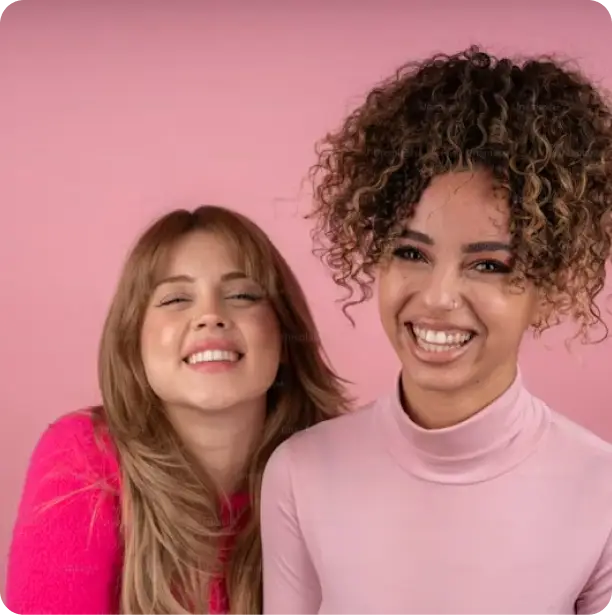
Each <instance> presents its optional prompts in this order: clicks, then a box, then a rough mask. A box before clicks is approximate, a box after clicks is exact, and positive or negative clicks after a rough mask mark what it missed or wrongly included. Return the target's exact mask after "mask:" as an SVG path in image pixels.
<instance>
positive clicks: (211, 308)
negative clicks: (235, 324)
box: [194, 298, 229, 329]
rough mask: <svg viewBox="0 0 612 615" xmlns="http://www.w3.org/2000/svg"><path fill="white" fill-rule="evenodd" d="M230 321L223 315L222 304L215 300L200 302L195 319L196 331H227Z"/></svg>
mask: <svg viewBox="0 0 612 615" xmlns="http://www.w3.org/2000/svg"><path fill="white" fill-rule="evenodd" d="M228 326H229V319H228V317H227V316H226V315H225V314H224V313H223V309H222V304H221V303H220V302H219V301H216V300H214V299H213V298H210V299H206V300H204V301H201V302H200V305H199V309H198V311H197V312H196V315H195V317H194V328H195V329H203V328H208V329H227V327H228Z"/></svg>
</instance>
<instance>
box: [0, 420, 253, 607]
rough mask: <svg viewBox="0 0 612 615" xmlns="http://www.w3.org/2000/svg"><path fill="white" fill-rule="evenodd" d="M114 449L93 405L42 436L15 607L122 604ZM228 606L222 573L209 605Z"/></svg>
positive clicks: (13, 572) (21, 537)
mask: <svg viewBox="0 0 612 615" xmlns="http://www.w3.org/2000/svg"><path fill="white" fill-rule="evenodd" d="M100 445H102V446H100ZM113 451H114V449H113V447H112V445H111V443H110V440H109V439H108V438H105V437H103V438H102V440H101V441H100V442H99V441H98V440H96V438H95V434H94V428H93V422H92V420H91V417H90V415H89V414H88V413H75V414H70V415H67V416H65V417H63V418H61V419H60V420H58V421H57V422H55V423H54V424H52V425H51V426H50V427H49V428H48V429H47V431H46V432H45V433H44V434H43V436H42V438H41V439H40V441H39V442H38V445H37V446H36V449H35V451H34V453H33V455H32V458H31V461H30V467H29V469H28V473H27V477H26V484H25V488H24V492H23V496H22V500H21V503H20V506H19V512H18V516H17V522H16V524H15V529H14V532H13V540H12V544H11V548H10V553H9V561H8V574H7V583H6V592H5V596H4V603H5V605H6V606H7V607H8V608H9V609H10V610H12V611H13V612H15V613H23V614H25V613H39V614H43V613H58V614H62V613H63V614H92V615H93V614H98V613H100V614H104V613H108V614H111V613H117V612H118V610H119V593H120V582H121V569H122V561H123V552H122V547H121V537H120V534H119V523H120V501H119V495H118V490H119V484H120V483H119V479H120V477H119V465H118V462H117V457H116V455H115V453H114V452H113ZM104 485H106V486H104ZM247 501H248V499H247V497H246V495H244V494H238V495H236V496H234V498H233V499H232V502H231V508H232V510H230V509H227V510H224V511H223V517H224V519H225V520H226V521H229V518H230V516H231V515H232V513H234V514H238V513H239V512H240V511H241V510H244V508H245V507H246V506H247ZM47 505H49V506H47ZM232 516H233V515H232ZM226 610H227V595H226V592H225V586H224V583H223V580H222V579H219V580H218V581H217V582H216V583H215V584H214V585H213V586H212V588H211V595H210V610H209V613H225V612H226Z"/></svg>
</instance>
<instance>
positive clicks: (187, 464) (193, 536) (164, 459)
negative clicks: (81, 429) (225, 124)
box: [96, 206, 350, 614]
mask: <svg viewBox="0 0 612 615" xmlns="http://www.w3.org/2000/svg"><path fill="white" fill-rule="evenodd" d="M197 230H205V231H209V232H212V233H215V234H217V236H219V237H221V238H222V239H223V240H225V241H226V242H227V244H228V246H229V247H230V248H232V249H233V250H234V251H235V254H236V255H237V257H238V258H239V260H240V261H241V264H242V265H243V266H244V271H245V273H246V274H247V275H249V276H251V277H253V278H254V279H255V280H256V281H257V282H259V283H260V284H261V286H262V287H263V288H264V290H265V292H266V293H267V296H268V297H269V299H270V301H271V304H272V305H273V307H274V310H275V312H276V315H277V317H278V320H279V323H280V327H281V332H282V338H283V343H284V349H283V355H284V357H285V360H284V361H283V364H282V369H281V370H279V373H278V376H277V381H276V383H275V385H274V386H273V387H272V389H271V390H270V391H269V393H268V405H267V416H266V420H265V424H264V428H263V433H262V434H261V438H260V440H259V442H258V443H257V446H256V447H255V450H254V452H253V453H252V456H251V458H250V461H249V463H248V467H246V468H245V471H244V477H243V482H242V488H243V489H244V490H245V491H247V492H248V494H249V501H250V506H249V507H248V509H247V512H246V514H247V515H248V516H247V517H246V518H244V519H243V520H242V521H243V522H242V523H240V524H239V525H238V524H236V525H235V526H234V529H235V530H236V532H237V535H236V537H235V542H234V547H233V549H232V552H231V554H230V555H229V558H228V559H227V562H226V563H225V564H224V565H222V567H221V568H220V567H219V566H220V564H219V561H220V559H219V551H220V548H221V539H222V538H223V530H222V529H221V528H222V523H221V519H220V516H219V515H220V513H219V509H220V504H221V499H222V497H223V496H222V494H220V493H219V492H218V490H217V489H216V488H215V486H214V484H213V482H212V480H211V478H210V476H209V475H208V474H207V472H206V468H202V467H199V465H198V464H197V463H196V462H195V460H194V459H193V458H192V457H191V456H190V455H189V452H188V451H187V450H186V449H185V447H184V446H183V443H182V442H181V440H180V438H179V437H178V436H177V434H176V432H175V431H174V429H173V428H172V426H171V424H170V421H169V420H168V418H167V417H166V415H165V413H164V408H163V405H162V403H161V401H160V400H159V399H158V398H157V397H156V396H155V394H154V393H153V391H152V389H151V387H150V386H149V384H148V382H147V379H146V377H145V372H144V368H143V364H142V360H141V348H140V335H141V328H142V323H143V319H144V314H145V310H146V307H147V304H148V302H149V301H150V297H151V293H152V290H153V287H154V284H155V280H156V276H157V275H158V272H159V271H160V267H162V266H163V263H164V261H165V259H166V258H167V255H168V253H169V251H170V250H172V248H173V247H174V246H175V245H176V243H177V242H178V241H179V240H180V239H181V238H183V237H185V236H186V235H187V234H189V233H192V232H194V231H197ZM99 380H100V388H101V393H102V402H103V403H102V406H101V407H100V408H99V409H97V410H96V417H97V426H98V429H102V430H104V431H105V432H107V433H108V435H109V436H110V440H111V441H112V443H113V445H114V447H115V448H116V451H117V454H118V458H119V465H120V468H121V486H120V490H121V493H120V497H121V502H122V504H121V533H122V540H123V546H124V566H123V572H122V579H121V589H120V609H121V612H123V613H138V614H145V613H159V614H162V613H164V614H166V613H205V612H206V611H207V609H208V598H209V594H208V593H209V585H210V580H211V579H212V577H213V576H214V575H217V574H222V575H223V576H224V577H225V579H226V583H227V589H228V593H229V610H230V612H231V613H261V609H262V597H261V582H262V581H261V543H260V537H259V497H260V485H261V477H262V472H263V468H264V466H265V464H266V462H267V460H268V458H269V457H270V455H271V453H272V452H273V451H274V449H275V448H276V447H277V446H278V445H279V444H280V443H281V442H283V441H284V440H285V439H286V438H287V437H289V436H290V435H291V434H292V433H295V432H296V431H299V430H302V429H305V428H307V427H309V426H311V425H314V424H316V423H318V422H319V421H322V420H324V419H327V418H330V417H332V416H334V415H336V414H339V413H342V412H344V411H345V410H347V409H348V406H349V403H350V402H349V399H348V397H347V396H346V394H345V389H344V381H343V380H341V379H340V378H339V377H338V376H337V375H336V374H335V373H334V372H333V370H332V369H331V368H330V366H329V364H328V362H327V360H326V357H325V355H324V352H323V349H322V347H321V344H320V341H319V338H318V334H317V329H316V326H315V323H314V320H313V317H312V315H311V312H310V310H309V307H308V303H307V301H306V298H305V296H304V293H303V292H302V289H301V287H300V285H299V283H298V281H297V279H296V277H295V275H294V274H293V272H292V271H291V269H290V267H289V265H288V264H287V262H286V261H285V260H284V258H283V257H282V256H281V255H280V253H279V252H278V250H277V249H276V248H275V247H274V245H273V244H272V242H271V241H270V239H269V238H268V237H267V235H266V234H265V233H264V232H263V231H262V230H261V229H260V228H259V227H258V226H257V225H256V224H255V223H253V222H252V221H250V220H249V219H248V218H246V217H244V216H242V215H240V214H238V213H236V212H233V211H230V210H228V209H225V208H223V207H217V206H203V207H200V208H198V209H196V210H195V211H193V212H190V211H186V210H177V211H173V212H172V213H170V214H168V215H165V216H164V217H162V218H161V219H159V220H158V221H157V222H155V223H154V224H153V225H152V226H151V227H150V228H149V229H148V230H147V231H146V232H145V233H144V234H143V236H142V237H141V238H140V240H139V241H138V243H137V244H136V246H135V247H134V249H133V250H132V252H131V254H130V255H129V257H128V259H127V262H126V264H125V266H124V269H123V272H122V274H121V276H120V280H119V284H118V288H117V291H116V294H115V296H114V299H113V301H112V304H111V306H110V310H109V313H108V316H107V319H106V322H105V325H104V331H103V334H102V340H101V345H100V353H99Z"/></svg>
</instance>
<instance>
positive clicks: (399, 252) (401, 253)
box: [393, 246, 427, 262]
mask: <svg viewBox="0 0 612 615" xmlns="http://www.w3.org/2000/svg"><path fill="white" fill-rule="evenodd" d="M393 256H395V257H396V258H399V259H401V260H404V261H417V262H419V261H426V260H427V259H426V258H425V255H424V254H423V252H421V251H420V250H419V249H417V248H415V247H413V246H400V247H399V248H395V250H393Z"/></svg>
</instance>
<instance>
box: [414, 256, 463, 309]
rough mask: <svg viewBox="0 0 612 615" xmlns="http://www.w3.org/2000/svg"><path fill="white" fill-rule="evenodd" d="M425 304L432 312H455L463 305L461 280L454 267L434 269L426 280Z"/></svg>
mask: <svg viewBox="0 0 612 615" xmlns="http://www.w3.org/2000/svg"><path fill="white" fill-rule="evenodd" d="M422 297H423V303H424V304H425V305H426V306H427V307H428V308H429V309H431V310H453V309H455V308H457V307H459V305H461V297H462V295H461V278H460V276H459V274H458V272H457V271H455V269H454V268H453V267H440V266H438V267H434V268H432V270H431V272H430V274H429V275H428V276H427V277H426V279H425V280H424V284H423V287H422Z"/></svg>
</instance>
